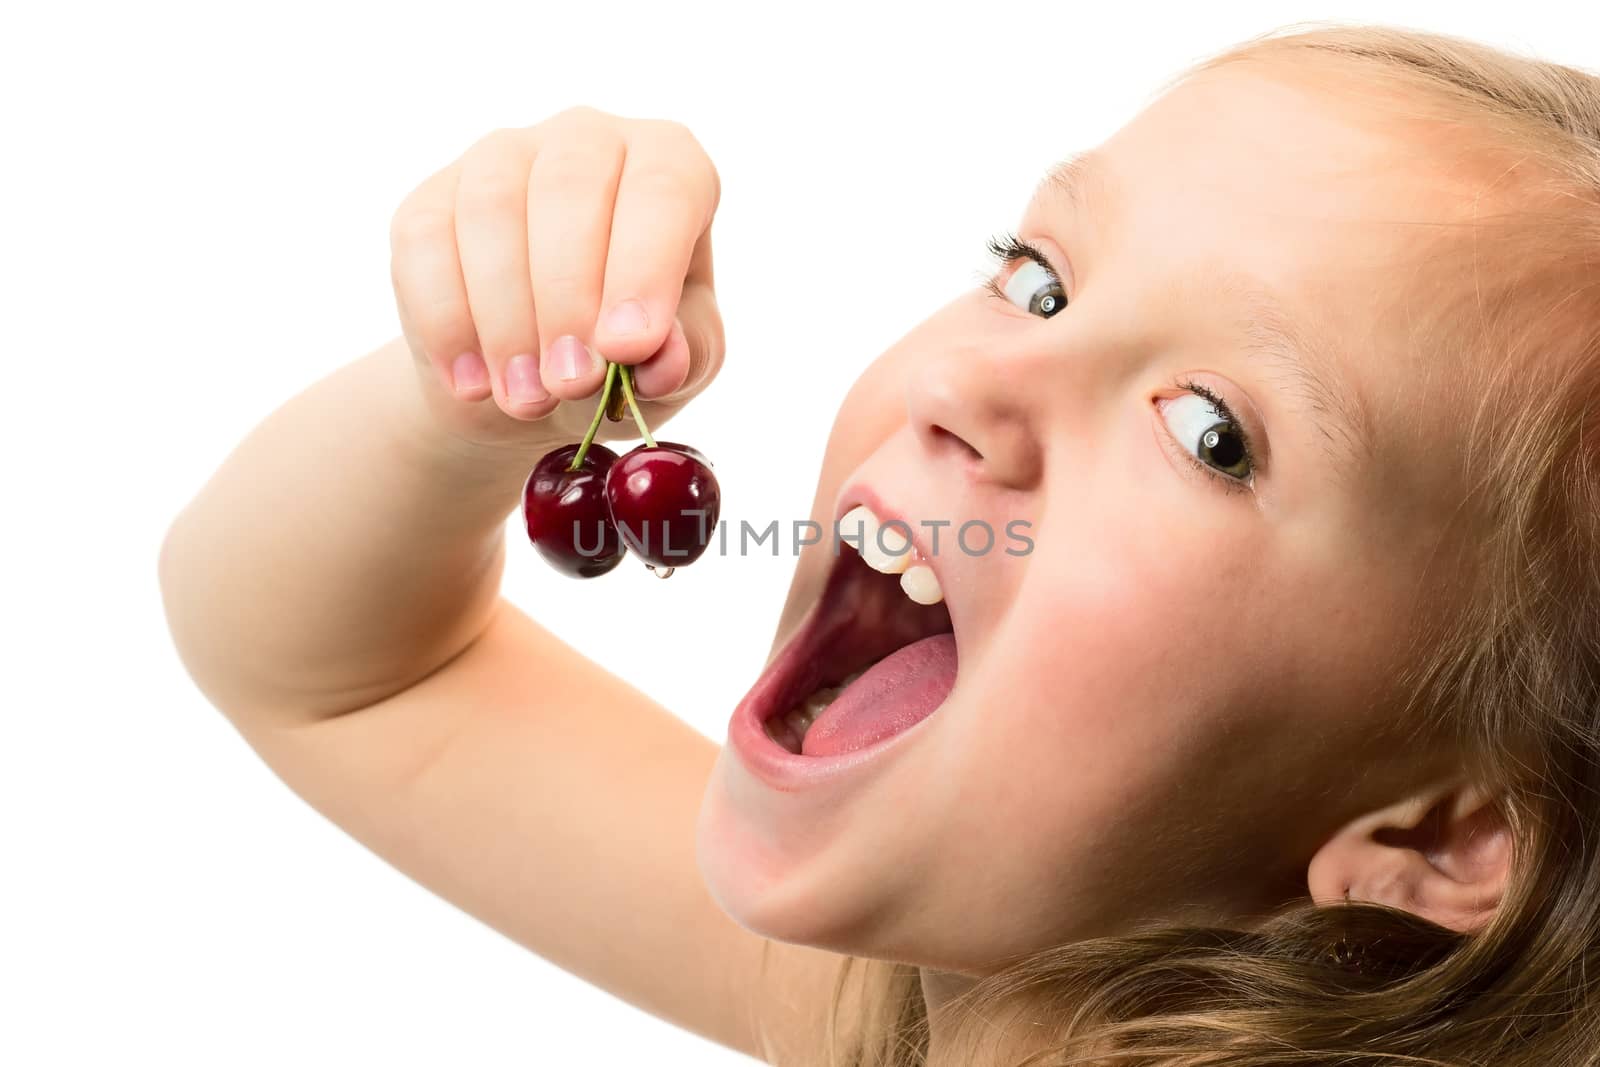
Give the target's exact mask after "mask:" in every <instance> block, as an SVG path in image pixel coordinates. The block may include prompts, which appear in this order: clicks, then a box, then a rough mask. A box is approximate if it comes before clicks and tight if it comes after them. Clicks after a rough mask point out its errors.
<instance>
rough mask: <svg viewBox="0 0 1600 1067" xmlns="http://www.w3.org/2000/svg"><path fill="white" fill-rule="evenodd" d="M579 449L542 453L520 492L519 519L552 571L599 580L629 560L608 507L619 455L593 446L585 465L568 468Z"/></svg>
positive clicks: (574, 447)
mask: <svg viewBox="0 0 1600 1067" xmlns="http://www.w3.org/2000/svg"><path fill="white" fill-rule="evenodd" d="M577 453H578V446H577V445H575V444H574V445H562V446H561V447H560V448H558V449H556V450H555V451H554V452H546V453H545V454H544V456H543V457H542V458H541V459H540V460H539V462H538V463H537V464H535V465H534V468H533V472H532V473H531V474H529V475H528V481H527V483H526V484H524V485H523V487H522V519H523V523H524V524H525V525H526V526H527V529H528V540H529V541H532V542H533V547H534V548H536V549H538V550H539V555H541V556H543V557H544V558H545V561H546V562H547V563H549V564H550V565H551V566H552V567H554V568H555V569H556V570H558V571H560V572H561V573H563V574H567V575H570V576H572V577H574V578H598V577H599V576H600V575H602V574H604V573H606V572H607V571H609V570H610V569H611V568H613V567H615V566H616V565H617V564H618V563H621V562H622V557H623V556H625V555H627V554H628V550H627V549H626V548H624V547H623V544H622V538H621V537H620V536H618V534H617V528H616V527H615V526H613V525H612V524H611V514H610V512H609V510H608V509H607V507H606V473H607V472H608V471H609V470H610V469H611V467H612V466H613V465H614V464H615V463H616V461H617V454H616V453H615V452H613V451H611V449H609V448H606V447H605V446H604V445H597V444H591V445H589V451H587V452H585V453H584V455H583V465H582V466H581V467H579V468H578V469H577V470H575V471H570V470H568V469H567V466H568V465H569V464H570V463H571V462H572V457H573V456H575V455H577Z"/></svg>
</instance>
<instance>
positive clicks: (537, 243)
mask: <svg viewBox="0 0 1600 1067" xmlns="http://www.w3.org/2000/svg"><path fill="white" fill-rule="evenodd" d="M622 159H623V144H622V139H621V137H620V136H618V135H615V134H600V133H598V132H595V133H591V134H588V135H586V136H571V137H562V138H561V139H560V140H559V142H555V141H552V142H549V143H546V144H545V145H543V146H541V148H540V150H539V152H538V153H537V154H536V155H535V156H534V160H533V173H532V177H531V178H530V179H529V182H528V190H527V218H528V223H527V242H528V265H529V271H530V274H531V277H532V285H533V302H534V306H535V308H536V309H537V311H538V320H539V322H538V329H539V353H540V360H539V370H540V374H541V376H542V379H543V381H544V387H545V388H546V389H547V390H549V392H550V394H551V395H552V396H556V397H559V398H561V399H562V400H579V399H582V398H583V397H586V396H589V395H591V394H592V393H594V392H595V390H597V389H598V388H599V387H600V381H601V379H602V378H603V377H604V374H605V365H604V363H603V362H602V361H601V360H600V358H599V357H598V356H597V355H596V354H595V352H594V349H593V348H592V347H591V342H592V341H593V340H594V337H593V334H594V320H595V317H596V315H597V314H598V310H599V306H600V288H601V285H602V282H603V278H604V275H603V271H604V267H605V262H604V257H605V250H606V242H607V240H608V239H609V237H610V233H611V212H612V208H613V206H614V205H615V203H616V191H617V177H618V175H619V173H620V172H621V170H622Z"/></svg>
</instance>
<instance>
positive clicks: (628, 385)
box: [612, 363, 656, 448]
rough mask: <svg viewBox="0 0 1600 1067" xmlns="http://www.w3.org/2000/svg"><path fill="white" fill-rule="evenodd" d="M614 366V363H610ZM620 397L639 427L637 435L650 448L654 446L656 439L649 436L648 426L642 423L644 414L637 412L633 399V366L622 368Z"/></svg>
mask: <svg viewBox="0 0 1600 1067" xmlns="http://www.w3.org/2000/svg"><path fill="white" fill-rule="evenodd" d="M612 366H616V364H614V363H613V364H612ZM622 397H623V399H624V400H626V401H627V402H628V410H629V411H631V412H633V421H634V423H635V424H637V425H638V427H639V436H640V437H643V438H644V443H645V444H646V445H648V446H649V447H651V448H654V447H656V439H655V438H654V437H651V436H650V427H648V426H646V425H645V424H644V416H643V415H641V414H640V413H639V404H638V402H637V401H635V400H634V399H633V367H632V366H627V367H623V368H622Z"/></svg>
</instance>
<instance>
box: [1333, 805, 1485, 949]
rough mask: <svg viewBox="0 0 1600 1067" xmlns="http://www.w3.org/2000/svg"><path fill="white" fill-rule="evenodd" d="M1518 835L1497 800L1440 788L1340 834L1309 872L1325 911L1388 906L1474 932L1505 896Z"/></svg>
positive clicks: (1382, 811)
mask: <svg viewBox="0 0 1600 1067" xmlns="http://www.w3.org/2000/svg"><path fill="white" fill-rule="evenodd" d="M1510 868H1511V832H1510V827H1509V825H1508V824H1507V822H1506V820H1505V817H1504V813H1503V811H1502V810H1501V808H1500V806H1499V804H1498V803H1496V802H1495V800H1494V799H1493V798H1490V797H1487V796H1485V795H1484V794H1483V793H1482V792H1480V791H1479V790H1477V789H1476V788H1473V787H1465V786H1462V785H1461V784H1460V783H1451V784H1450V785H1448V786H1442V787H1439V786H1436V787H1434V788H1432V789H1429V790H1427V791H1424V792H1422V793H1419V794H1416V795H1414V796H1412V797H1409V798H1407V799H1405V800H1403V801H1401V802H1399V803H1397V804H1393V805H1390V806H1389V807H1386V808H1382V809H1379V810H1377V811H1373V812H1369V813H1368V814H1366V815H1364V816H1362V817H1361V818H1359V819H1356V820H1354V821H1353V822H1351V823H1349V824H1348V825H1347V826H1345V827H1344V828H1342V829H1340V830H1339V831H1338V832H1337V833H1335V834H1334V835H1333V837H1331V838H1329V839H1328V841H1327V842H1326V843H1325V844H1323V846H1322V847H1321V848H1320V849H1319V850H1318V851H1317V854H1316V856H1314V857H1313V858H1312V861H1311V865H1310V867H1309V869H1308V870H1307V872H1306V881H1307V885H1308V888H1309V889H1310V892H1311V898H1312V900H1314V901H1315V902H1316V903H1318V904H1341V903H1343V902H1344V901H1345V900H1346V899H1348V900H1349V901H1351V902H1352V903H1362V902H1367V903H1373V904H1385V905H1387V906H1389V907H1391V908H1399V909H1401V910H1404V911H1409V912H1411V913H1412V914H1414V915H1417V916H1420V917H1421V918H1424V919H1427V920H1429V921H1430V922H1434V923H1437V924H1439V925H1440V926H1444V927H1448V928H1450V929H1452V930H1457V931H1459V932H1461V933H1475V932H1476V931H1478V930H1480V929H1482V928H1483V927H1484V926H1485V925H1486V924H1487V923H1488V922H1489V920H1490V919H1491V918H1493V916H1494V913H1495V910H1496V908H1498V907H1499V904H1500V901H1501V899H1502V897H1503V896H1504V895H1505V889H1506V884H1507V881H1508V879H1509V877H1510Z"/></svg>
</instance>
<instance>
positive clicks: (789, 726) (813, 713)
mask: <svg viewBox="0 0 1600 1067" xmlns="http://www.w3.org/2000/svg"><path fill="white" fill-rule="evenodd" d="M864 673H866V669H865V668H862V669H861V670H859V671H854V672H852V673H850V674H847V675H845V677H844V679H843V680H842V681H840V682H839V683H838V684H837V685H825V686H823V687H822V688H821V689H818V690H817V691H816V692H814V693H812V694H811V695H810V696H808V697H806V698H805V699H804V700H802V701H801V702H800V703H799V704H797V705H796V706H794V707H793V708H790V709H789V710H788V711H787V712H785V713H784V714H782V715H774V716H772V717H771V718H769V719H768V720H767V721H766V722H765V723H764V724H763V725H764V726H765V728H766V731H767V736H768V737H770V738H772V739H773V740H774V741H776V742H778V744H780V745H782V746H783V747H785V748H787V749H789V751H791V752H799V751H800V746H801V744H802V743H803V742H804V741H805V738H806V731H807V730H809V729H811V724H812V723H814V722H816V721H817V716H819V715H821V714H822V713H823V712H824V711H826V710H827V708H828V705H829V704H832V703H833V702H834V701H835V700H836V699H838V696H839V694H840V693H842V692H844V689H845V687H846V686H848V685H849V684H850V683H851V682H853V681H855V680H856V679H857V678H859V677H861V676H862V674H864Z"/></svg>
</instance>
